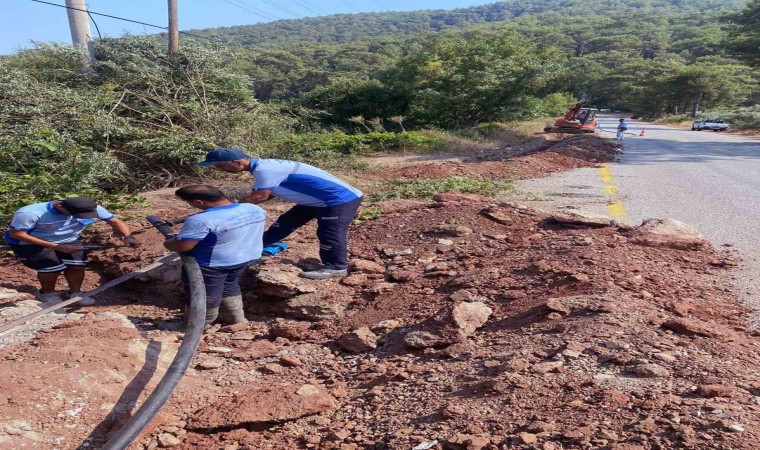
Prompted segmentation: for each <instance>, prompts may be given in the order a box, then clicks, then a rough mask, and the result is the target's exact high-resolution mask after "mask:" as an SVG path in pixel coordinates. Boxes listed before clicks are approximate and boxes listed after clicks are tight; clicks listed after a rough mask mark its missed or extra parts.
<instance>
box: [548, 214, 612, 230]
mask: <svg viewBox="0 0 760 450" xmlns="http://www.w3.org/2000/svg"><path fill="white" fill-rule="evenodd" d="M551 220H553V221H554V222H557V223H558V224H560V225H563V226H567V227H572V228H576V227H592V228H604V227H608V226H610V224H611V221H610V219H607V218H605V217H601V216H596V215H593V214H590V213H583V212H561V213H554V214H552V216H551Z"/></svg>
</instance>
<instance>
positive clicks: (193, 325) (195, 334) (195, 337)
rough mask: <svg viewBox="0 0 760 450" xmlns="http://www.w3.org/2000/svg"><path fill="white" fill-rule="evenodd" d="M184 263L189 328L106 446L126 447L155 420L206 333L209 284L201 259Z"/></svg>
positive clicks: (187, 258)
mask: <svg viewBox="0 0 760 450" xmlns="http://www.w3.org/2000/svg"><path fill="white" fill-rule="evenodd" d="M182 263H183V264H184V265H185V271H186V272H187V277H188V283H189V285H190V308H189V311H188V312H187V315H188V321H187V331H186V332H185V337H184V339H183V340H182V345H180V346H179V350H178V351H177V355H176V356H175V357H174V361H172V363H171V365H170V366H169V369H168V370H167V371H166V373H165V374H164V377H163V378H162V379H161V381H160V382H159V383H158V386H156V389H155V390H154V391H153V393H152V394H150V396H149V397H148V398H147V400H145V403H143V404H142V406H140V409H138V410H137V412H136V413H135V415H134V416H132V418H131V419H129V422H127V423H126V425H124V426H123V427H122V428H121V429H120V430H119V431H117V432H116V433H115V434H114V435H113V436H112V437H111V438H110V439H109V440H108V442H107V443H106V444H105V446H103V447H102V449H103V450H123V449H125V448H127V447H128V446H129V445H130V444H131V443H132V441H134V440H135V439H136V438H137V436H139V435H140V433H141V432H142V431H143V429H145V427H146V426H147V425H148V423H150V421H151V420H153V417H155V415H156V414H157V413H158V411H160V410H161V408H163V406H164V404H165V403H166V401H167V400H168V399H169V396H170V395H171V394H172V392H174V388H176V387H177V384H179V382H180V380H181V379H182V377H183V376H185V371H187V368H188V367H189V366H190V362H191V361H192V360H193V356H195V352H196V350H198V344H200V342H201V337H202V336H203V327H204V325H205V321H206V288H205V285H204V284H203V276H202V275H201V269H200V267H199V266H198V262H197V261H196V260H195V258H193V257H192V256H189V255H182Z"/></svg>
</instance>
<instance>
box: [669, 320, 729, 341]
mask: <svg viewBox="0 0 760 450" xmlns="http://www.w3.org/2000/svg"><path fill="white" fill-rule="evenodd" d="M662 327H663V328H665V329H668V330H670V331H672V332H674V333H678V334H683V335H686V336H691V337H694V336H704V337H709V338H716V337H718V336H721V335H723V334H724V333H723V329H722V328H723V327H721V326H719V325H717V324H711V323H703V322H699V321H697V320H692V319H685V318H679V319H672V320H668V321H667V322H665V323H663V324H662Z"/></svg>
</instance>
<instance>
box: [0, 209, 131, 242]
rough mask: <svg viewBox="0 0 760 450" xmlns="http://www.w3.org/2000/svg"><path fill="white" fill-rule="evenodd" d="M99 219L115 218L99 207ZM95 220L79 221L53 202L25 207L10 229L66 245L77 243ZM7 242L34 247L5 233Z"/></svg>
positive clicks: (17, 213)
mask: <svg viewBox="0 0 760 450" xmlns="http://www.w3.org/2000/svg"><path fill="white" fill-rule="evenodd" d="M97 213H98V217H97V218H98V219H100V220H111V219H113V218H114V217H116V216H114V215H113V214H111V213H110V212H108V211H107V210H106V209H105V208H103V207H102V206H98V207H97ZM93 223H95V219H77V218H76V217H74V216H70V215H68V214H64V213H62V212H60V211H58V210H57V209H55V208H53V202H43V203H35V204H33V205H29V206H24V207H23V208H21V209H19V210H18V211H16V212H15V213H14V214H13V219H11V225H10V227H11V228H12V229H14V230H20V231H26V232H27V233H28V234H29V235H30V236H33V237H36V238H37V239H42V240H43V241H48V242H54V243H56V244H65V243H67V242H72V241H75V240H77V239H78V238H79V235H80V234H81V233H82V230H84V229H85V228H86V227H88V226H89V225H92V224H93ZM5 241H6V242H7V243H9V244H11V245H33V244H30V243H28V242H23V241H19V240H18V239H14V238H12V237H11V236H10V234H9V233H8V232H7V231H6V232H5Z"/></svg>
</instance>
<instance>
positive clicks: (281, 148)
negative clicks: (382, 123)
mask: <svg viewBox="0 0 760 450" xmlns="http://www.w3.org/2000/svg"><path fill="white" fill-rule="evenodd" d="M445 144H446V140H445V139H444V138H443V137H442V136H441V135H439V134H436V133H434V132H424V131H409V132H406V133H388V132H371V133H365V134H346V133H344V132H342V131H332V132H327V133H305V134H298V135H291V136H288V137H287V139H286V140H285V141H284V142H282V143H281V144H280V145H278V148H276V149H275V150H274V151H275V152H276V153H277V154H280V155H282V156H283V157H286V156H287V157H296V156H305V157H312V158H313V157H314V156H315V155H324V154H326V153H330V152H333V153H338V154H341V155H357V156H361V155H371V154H375V153H386V152H399V151H411V152H421V153H424V152H429V151H431V150H436V149H440V148H443V147H444V146H445Z"/></svg>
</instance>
